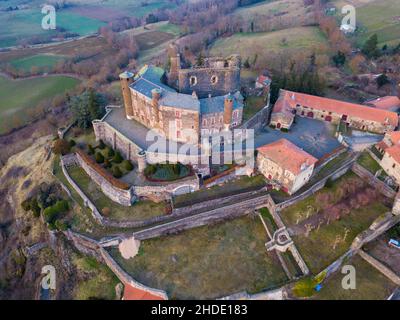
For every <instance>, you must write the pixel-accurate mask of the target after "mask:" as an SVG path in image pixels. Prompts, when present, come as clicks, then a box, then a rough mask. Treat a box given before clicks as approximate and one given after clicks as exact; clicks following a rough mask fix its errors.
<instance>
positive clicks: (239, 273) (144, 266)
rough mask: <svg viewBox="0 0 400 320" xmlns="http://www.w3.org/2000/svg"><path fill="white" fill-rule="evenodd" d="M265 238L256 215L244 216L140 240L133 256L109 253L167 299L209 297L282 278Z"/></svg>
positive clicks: (272, 284) (263, 286) (251, 288)
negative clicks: (164, 293)
mask: <svg viewBox="0 0 400 320" xmlns="http://www.w3.org/2000/svg"><path fill="white" fill-rule="evenodd" d="M265 241H266V232H265V229H264V228H263V226H262V223H261V221H260V219H259V218H258V217H255V218H250V217H244V218H240V219H236V220H233V221H229V222H225V223H221V224H218V225H214V226H205V227H201V228H196V229H192V230H188V231H185V232H183V233H180V234H178V235H171V236H168V237H163V238H157V239H152V240H147V241H144V242H142V244H141V245H142V246H141V249H140V253H139V255H138V256H136V257H135V258H133V259H129V260H124V259H123V258H122V257H121V256H120V254H119V253H118V252H117V251H113V253H112V254H113V256H114V257H115V258H116V260H117V261H118V262H119V263H120V264H121V266H122V267H123V268H124V269H125V270H126V271H127V272H129V273H130V274H131V275H132V276H133V277H134V278H135V279H136V280H138V281H139V282H141V283H144V284H146V285H148V286H151V287H155V288H160V289H163V290H166V291H167V293H168V295H169V297H170V298H171V299H207V298H208V299H213V298H218V297H221V296H226V295H229V294H232V293H235V292H239V291H243V290H247V291H249V292H252V293H254V292H259V291H261V290H264V289H268V288H271V287H276V286H279V285H282V284H283V283H284V282H286V281H287V278H286V276H285V273H284V272H283V270H282V268H281V266H280V264H279V261H278V260H277V257H276V256H275V255H274V253H267V252H266V250H265V247H264V243H265Z"/></svg>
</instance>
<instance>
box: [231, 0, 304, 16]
mask: <svg viewBox="0 0 400 320" xmlns="http://www.w3.org/2000/svg"><path fill="white" fill-rule="evenodd" d="M305 12H306V8H305V6H304V2H303V0H266V1H262V2H260V3H256V4H254V5H249V6H245V7H241V8H239V9H237V10H236V11H235V13H234V14H235V15H238V16H241V17H242V18H244V19H247V20H249V19H251V18H252V17H254V16H255V15H257V14H262V15H271V16H278V15H280V16H282V15H283V16H286V15H289V16H290V17H296V16H304V14H305Z"/></svg>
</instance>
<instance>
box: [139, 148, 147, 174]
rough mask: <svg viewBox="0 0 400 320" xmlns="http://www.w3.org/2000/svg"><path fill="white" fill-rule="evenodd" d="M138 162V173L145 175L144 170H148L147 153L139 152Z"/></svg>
mask: <svg viewBox="0 0 400 320" xmlns="http://www.w3.org/2000/svg"><path fill="white" fill-rule="evenodd" d="M137 162H138V171H139V172H140V173H143V172H144V169H146V166H147V161H146V151H144V150H142V151H139V153H138V157H137Z"/></svg>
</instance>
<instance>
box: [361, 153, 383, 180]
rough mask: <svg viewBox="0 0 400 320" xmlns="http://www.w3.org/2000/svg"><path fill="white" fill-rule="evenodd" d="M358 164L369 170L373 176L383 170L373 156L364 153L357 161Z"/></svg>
mask: <svg viewBox="0 0 400 320" xmlns="http://www.w3.org/2000/svg"><path fill="white" fill-rule="evenodd" d="M357 163H358V164H360V165H361V166H363V167H364V168H365V169H367V170H368V171H369V172H371V173H372V174H373V175H375V173H376V172H377V171H378V170H380V169H382V167H381V166H380V165H379V163H378V162H376V161H375V159H374V158H372V157H371V155H370V154H369V153H368V152H366V151H365V152H363V153H362V154H361V156H360V157H359V158H358V159H357Z"/></svg>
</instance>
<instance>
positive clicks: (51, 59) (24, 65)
mask: <svg viewBox="0 0 400 320" xmlns="http://www.w3.org/2000/svg"><path fill="white" fill-rule="evenodd" d="M61 60H63V57H62V56H57V55H46V54H38V55H34V56H29V57H24V58H19V59H15V60H12V61H11V65H12V66H13V67H14V68H16V69H17V70H22V71H26V72H29V71H31V69H32V67H37V68H38V69H39V71H40V72H45V71H48V70H50V69H52V68H53V67H54V66H55V65H56V64H57V62H59V61H61Z"/></svg>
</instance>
